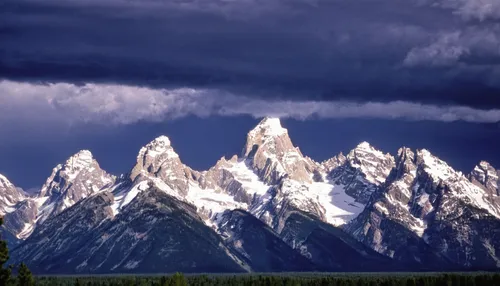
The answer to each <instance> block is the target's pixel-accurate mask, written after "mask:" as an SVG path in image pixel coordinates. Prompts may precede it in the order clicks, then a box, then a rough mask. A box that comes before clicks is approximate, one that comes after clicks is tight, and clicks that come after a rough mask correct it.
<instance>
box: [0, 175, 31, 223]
mask: <svg viewBox="0 0 500 286" xmlns="http://www.w3.org/2000/svg"><path fill="white" fill-rule="evenodd" d="M24 198H25V194H24V192H23V191H22V190H21V189H20V188H17V187H16V186H14V184H12V183H11V182H10V181H9V179H7V177H5V176H3V175H2V174H0V215H4V214H6V213H9V212H12V211H13V210H14V208H13V206H14V205H15V204H16V203H17V202H19V201H21V200H23V199H24Z"/></svg>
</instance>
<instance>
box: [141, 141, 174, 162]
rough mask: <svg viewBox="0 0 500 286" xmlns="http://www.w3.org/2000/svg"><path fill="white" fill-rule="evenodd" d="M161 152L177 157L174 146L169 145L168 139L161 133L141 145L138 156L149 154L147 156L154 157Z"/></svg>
mask: <svg viewBox="0 0 500 286" xmlns="http://www.w3.org/2000/svg"><path fill="white" fill-rule="evenodd" d="M161 154H165V155H167V156H169V157H179V155H178V154H177V153H175V151H174V148H173V147H172V145H171V142H170V139H169V138H168V137H167V136H165V135H161V136H159V137H157V138H155V139H153V141H151V142H149V143H148V144H146V146H144V147H142V148H141V150H140V151H139V155H138V158H139V157H141V156H144V155H146V156H149V157H155V156H158V155H161Z"/></svg>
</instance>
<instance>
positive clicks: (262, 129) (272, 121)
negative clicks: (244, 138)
mask: <svg viewBox="0 0 500 286" xmlns="http://www.w3.org/2000/svg"><path fill="white" fill-rule="evenodd" d="M287 132H288V131H287V130H286V129H285V128H283V127H282V126H281V121H280V119H279V118H275V117H265V118H264V119H262V120H261V121H260V122H259V124H257V126H255V128H254V129H252V130H251V131H250V133H249V134H251V135H254V134H256V133H263V134H264V135H266V136H280V135H283V134H286V133H287Z"/></svg>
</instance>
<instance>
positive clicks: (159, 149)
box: [130, 135, 185, 181]
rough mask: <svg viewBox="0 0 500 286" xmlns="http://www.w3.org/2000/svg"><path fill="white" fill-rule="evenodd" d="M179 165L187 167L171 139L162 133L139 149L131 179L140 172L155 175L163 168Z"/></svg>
mask: <svg viewBox="0 0 500 286" xmlns="http://www.w3.org/2000/svg"><path fill="white" fill-rule="evenodd" d="M179 166H182V168H184V167H185V166H184V165H183V164H182V162H181V160H180V158H179V155H178V154H177V153H176V152H175V150H174V148H173V147H172V145H171V142H170V139H169V138H168V137H167V136H165V135H161V136H159V137H157V138H155V139H153V140H152V141H151V142H149V143H148V144H146V145H145V146H143V147H142V148H141V149H140V150H139V153H138V154H137V162H136V165H135V166H134V168H133V169H132V171H131V173H130V179H131V180H132V181H133V180H135V179H136V177H137V176H138V175H140V174H150V175H155V174H157V173H158V172H159V171H161V170H163V171H165V170H166V169H172V168H176V167H179Z"/></svg>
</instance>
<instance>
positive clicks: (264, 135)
mask: <svg viewBox="0 0 500 286" xmlns="http://www.w3.org/2000/svg"><path fill="white" fill-rule="evenodd" d="M261 147H265V148H266V149H268V150H267V152H268V153H270V154H277V153H283V152H286V151H287V150H292V149H294V150H296V148H295V147H294V146H293V144H292V141H291V140H290V138H289V137H288V131H287V130H286V129H285V128H283V127H282V126H281V122H280V120H279V119H278V118H271V117H266V118H264V119H262V120H261V121H260V122H259V123H258V124H257V125H256V126H255V128H253V129H252V130H250V132H248V134H247V141H246V144H245V148H244V149H243V154H242V155H243V157H252V156H253V155H254V153H255V151H256V149H257V148H261Z"/></svg>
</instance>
